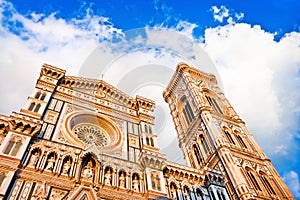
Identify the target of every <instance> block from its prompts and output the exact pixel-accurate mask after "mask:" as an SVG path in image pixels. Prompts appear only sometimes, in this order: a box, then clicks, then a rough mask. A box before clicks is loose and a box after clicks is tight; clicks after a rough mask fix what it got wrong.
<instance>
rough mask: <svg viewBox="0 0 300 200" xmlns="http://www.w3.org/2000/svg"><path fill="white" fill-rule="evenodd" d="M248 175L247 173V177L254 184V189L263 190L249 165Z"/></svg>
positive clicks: (247, 168)
mask: <svg viewBox="0 0 300 200" xmlns="http://www.w3.org/2000/svg"><path fill="white" fill-rule="evenodd" d="M245 169H246V175H247V178H248V179H249V180H250V182H251V184H252V185H253V187H254V189H255V190H259V191H262V190H261V188H260V186H259V184H258V182H257V180H256V178H255V176H254V175H253V172H252V171H251V169H250V168H249V167H246V168H245Z"/></svg>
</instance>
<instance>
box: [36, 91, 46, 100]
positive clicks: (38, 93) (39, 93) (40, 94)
mask: <svg viewBox="0 0 300 200" xmlns="http://www.w3.org/2000/svg"><path fill="white" fill-rule="evenodd" d="M45 97H46V93H45V92H43V93H41V92H40V91H38V92H37V93H36V94H35V96H34V98H36V99H40V100H42V101H43V100H44V99H45Z"/></svg>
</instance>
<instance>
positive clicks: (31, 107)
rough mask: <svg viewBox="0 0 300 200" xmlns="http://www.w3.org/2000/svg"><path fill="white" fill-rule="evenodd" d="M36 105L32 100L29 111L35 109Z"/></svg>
mask: <svg viewBox="0 0 300 200" xmlns="http://www.w3.org/2000/svg"><path fill="white" fill-rule="evenodd" d="M34 107H35V103H34V102H32V103H31V104H30V106H29V108H28V110H29V111H33V108H34Z"/></svg>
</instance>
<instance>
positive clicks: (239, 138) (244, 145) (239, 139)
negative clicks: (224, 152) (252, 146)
mask: <svg viewBox="0 0 300 200" xmlns="http://www.w3.org/2000/svg"><path fill="white" fill-rule="evenodd" d="M235 137H236V139H237V141H238V142H239V145H240V146H241V147H242V148H246V149H247V145H246V144H245V142H244V140H243V139H242V137H241V136H240V135H238V134H236V135H235Z"/></svg>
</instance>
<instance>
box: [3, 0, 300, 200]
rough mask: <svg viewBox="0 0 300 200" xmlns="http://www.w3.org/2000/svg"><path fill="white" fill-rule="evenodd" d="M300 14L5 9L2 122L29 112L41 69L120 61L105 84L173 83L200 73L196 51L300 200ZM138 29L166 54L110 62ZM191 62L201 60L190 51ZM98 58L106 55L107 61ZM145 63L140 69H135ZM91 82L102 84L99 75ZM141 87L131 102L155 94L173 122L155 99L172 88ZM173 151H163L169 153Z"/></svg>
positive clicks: (138, 5)
mask: <svg viewBox="0 0 300 200" xmlns="http://www.w3.org/2000/svg"><path fill="white" fill-rule="evenodd" d="M299 10H300V2H299V1H297V0H285V1H278V0H276V1H275V0H274V1H271V0H269V1H264V0H261V1H258V0H253V1H243V2H241V1H234V0H232V1H222V2H220V1H187V2H185V3H182V2H181V1H167V0H165V1H160V0H154V1H133V0H130V1H120V0H118V1H117V0H110V1H70V0H67V1H57V0H55V1H49V0H42V1H33V0H31V1H29V0H25V1H4V0H0V13H1V15H0V21H1V25H0V47H1V50H2V51H1V55H0V74H5V76H4V77H3V78H2V79H1V80H0V89H1V91H3V97H2V98H1V104H2V105H8V106H1V107H0V113H2V114H6V115H9V114H10V113H11V112H12V111H18V110H19V109H20V108H21V107H22V106H23V104H24V102H25V100H26V98H27V96H28V95H29V94H31V92H32V88H33V85H34V84H35V81H36V78H37V77H38V73H39V69H40V66H41V65H42V63H49V64H52V65H54V66H57V67H61V68H64V69H66V70H67V73H68V74H71V75H82V74H84V75H85V73H83V72H82V69H83V68H84V66H85V65H87V64H91V63H93V64H95V63H98V64H99V63H101V64H103V63H105V62H104V60H106V61H107V60H109V58H114V59H115V60H114V62H113V63H109V65H108V66H109V67H106V68H105V70H106V71H105V72H106V74H104V80H106V81H108V82H110V83H112V84H114V85H116V86H117V85H120V86H121V83H122V81H120V80H126V78H128V77H130V75H133V74H134V73H137V70H142V71H143V70H144V72H146V71H147V69H150V68H151V67H153V66H154V65H155V67H156V68H155V69H158V70H162V73H166V74H165V76H166V77H168V73H169V68H168V67H162V66H167V65H168V66H173V69H172V70H174V66H175V65H176V62H180V61H181V59H183V60H184V61H191V62H194V63H195V62H196V61H195V59H194V57H193V56H191V57H189V56H188V54H187V53H186V52H188V51H190V50H191V47H187V46H185V45H186V44H187V43H188V42H190V41H192V42H193V44H196V45H198V46H200V47H201V48H203V49H204V50H205V51H206V52H207V53H208V55H209V56H210V58H211V60H212V62H213V63H214V64H215V66H214V67H213V68H214V69H211V68H209V67H208V69H207V70H208V71H209V70H212V71H211V72H212V73H214V72H217V77H218V78H219V82H220V84H221V85H222V88H223V89H224V91H225V95H226V96H227V97H228V99H229V100H230V102H231V103H232V104H233V106H234V108H235V109H236V110H237V112H238V113H239V114H240V116H241V117H242V119H244V120H245V122H246V123H247V125H248V127H249V129H250V131H251V132H252V133H253V135H254V136H255V138H256V139H257V141H258V142H259V144H260V145H261V146H262V148H263V149H264V150H265V151H266V153H267V155H268V156H269V157H270V158H271V160H272V162H273V164H274V165H275V167H276V169H277V170H278V172H279V173H280V175H281V176H282V177H283V178H284V180H285V181H286V183H287V184H288V186H289V187H290V189H291V190H292V192H293V193H294V195H295V196H296V197H297V198H299V199H300V183H299V174H300V170H299V169H300V163H299V159H298V158H299V157H300V155H299V138H300V137H299V136H300V135H299V133H300V129H299V128H300V126H299V124H300V123H299V122H300V117H299V116H300V115H299V113H300V107H299V103H300V97H299V94H300V91H299V90H300V87H299V85H300V84H299V83H300V80H299V75H300V33H299V32H300V12H299ZM149 27H152V28H153V27H154V29H153V30H148V28H149ZM132 29H136V30H137V32H138V33H141V32H143V33H145V34H148V37H147V39H146V43H147V44H148V45H149V47H151V48H153V47H155V48H158V49H159V48H160V49H163V50H164V51H147V52H145V51H143V52H138V53H137V52H130V54H129V55H126V56H124V52H125V51H128V49H126V50H124V52H123V54H120V53H119V54H115V52H113V51H111V52H110V53H108V52H109V51H107V49H110V48H111V44H112V36H114V37H122V36H124V35H130V34H132V32H131V31H132ZM162 29H163V30H162ZM166 30H170V31H172V32H168V33H166ZM180 35H184V37H185V38H184V39H182V38H181V37H180ZM170 38H171V39H170ZM174 38H175V39H174ZM144 39H145V38H144ZM168 39H169V40H168ZM166 40H167V41H166ZM183 41H188V42H183ZM99 47H100V48H99ZM131 47H132V46H131ZM97 48H98V50H99V51H100V53H99V51H95V49H96V50H97ZM104 49H105V50H106V51H104ZM170 51H171V53H170ZM192 52H193V53H195V52H198V51H196V50H195V49H194V48H193V49H192ZM199 52H200V54H203V52H202V51H199ZM157 54H159V56H157ZM175 54H176V55H179V56H175V57H174V55H175ZM91 55H92V56H91ZM95 55H96V57H93V56H95ZM100 55H101V56H103V55H105V57H104V60H101V59H102V58H103V57H101V56H100ZM120 55H121V56H120ZM100 57H101V59H100ZM185 59H186V60H185ZM193 59H194V60H193ZM138 60H140V62H142V64H141V65H140V66H138V65H137V64H136V63H137V62H135V61H138ZM149 63H150V64H149ZM106 64H108V62H107V63H106ZM148 65H149V66H150V65H151V66H150V67H148V68H147V69H146V68H145V66H148ZM203 65H205V64H203ZM122 66H123V68H122ZM124 66H126V69H125V67H124ZM207 66H210V65H207ZM143 67H144V68H143ZM121 68H122V69H121ZM129 69H130V70H129ZM200 69H201V68H200ZM97 70H99V68H97ZM103 70H104V69H103ZM145 70H146V71H145ZM202 70H203V69H202ZM214 70H215V71H214ZM134 71H135V72H134ZM102 72H103V71H102ZM121 72H122V73H121ZM24 74H26V76H24ZM87 74H90V76H92V73H87ZM124 74H126V75H127V76H125V75H124ZM148 75H149V76H151V74H148ZM87 76H88V75H87ZM155 76H156V75H155V74H154V75H153V78H155ZM161 77H163V78H164V76H162V75H161ZM91 78H99V74H98V77H91ZM165 79H167V78H165ZM20 84H21V85H22V87H21V86H20ZM139 84H140V87H139V88H134V91H135V92H134V93H140V94H143V95H144V94H145V95H150V93H151V92H153V91H156V90H157V92H158V93H155V92H154V93H153V94H152V96H151V95H150V96H149V98H154V99H155V100H156V101H157V102H158V103H157V104H158V111H157V113H160V115H161V116H165V114H168V113H169V112H168V110H167V107H166V106H165V105H163V101H162V100H161V99H156V96H160V95H158V94H161V90H162V87H163V86H164V84H165V83H163V82H161V80H156V81H152V82H151V80H148V82H145V81H144V82H139ZM125 89H126V88H125ZM149 90H150V91H151V92H149ZM164 113H165V114H164ZM164 120H165V119H164ZM166 121H168V120H166ZM168 123H170V122H166V123H165V124H167V125H164V126H166V128H163V129H162V130H160V129H159V130H158V135H159V137H161V138H162V139H161V141H162V142H161V143H160V144H161V145H162V146H163V145H164V144H166V142H165V141H164V136H163V135H166V132H172V131H171V130H169V129H168V128H167V127H168V125H169V124H168ZM170 126H171V125H170ZM158 128H159V127H158ZM172 128H173V127H172ZM172 145H174V144H173V143H170V144H168V145H166V146H167V147H166V148H162V150H163V151H166V152H168V150H166V149H168V148H170V146H172ZM287 163H288V164H287Z"/></svg>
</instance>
